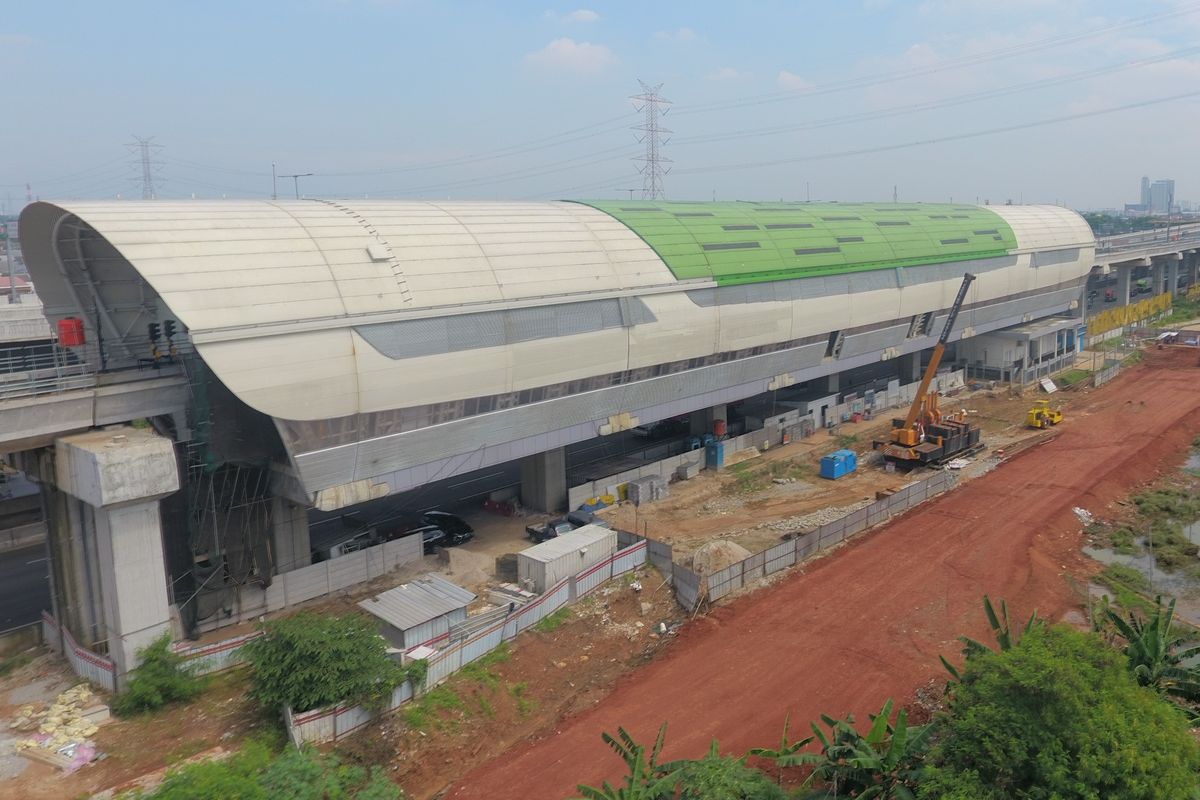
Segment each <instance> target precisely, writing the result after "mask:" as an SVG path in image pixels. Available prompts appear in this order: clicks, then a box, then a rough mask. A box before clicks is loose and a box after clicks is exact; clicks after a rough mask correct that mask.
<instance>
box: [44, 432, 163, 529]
mask: <svg viewBox="0 0 1200 800" xmlns="http://www.w3.org/2000/svg"><path fill="white" fill-rule="evenodd" d="M55 444H56V446H57V451H58V452H57V455H58V458H57V459H56V461H55V478H56V480H57V482H58V487H59V488H60V489H62V490H63V491H64V492H67V493H68V494H70V495H71V496H73V497H77V498H79V499H80V500H82V501H83V502H85V503H87V504H88V505H89V506H92V507H93V508H109V507H113V506H120V505H125V504H128V503H145V502H148V501H152V500H159V499H162V498H163V497H166V496H167V495H169V494H172V493H174V492H177V491H179V471H178V469H176V464H175V448H174V446H173V445H172V444H171V441H170V440H169V439H166V438H164V437H162V436H159V435H158V434H156V433H155V432H154V431H151V430H146V429H138V428H132V427H129V426H127V425H121V426H114V427H110V428H105V429H103V430H95V431H88V432H87V433H78V434H74V435H72V436H63V437H61V438H60V439H58V440H57V441H56V442H55Z"/></svg>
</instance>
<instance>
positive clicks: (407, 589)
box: [358, 574, 475, 650]
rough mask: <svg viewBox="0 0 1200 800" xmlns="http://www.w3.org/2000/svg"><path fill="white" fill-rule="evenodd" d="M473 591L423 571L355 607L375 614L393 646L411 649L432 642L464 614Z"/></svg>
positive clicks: (465, 616)
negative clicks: (410, 579)
mask: <svg viewBox="0 0 1200 800" xmlns="http://www.w3.org/2000/svg"><path fill="white" fill-rule="evenodd" d="M474 600H475V594H474V593H472V592H469V591H467V590H466V589H464V588H462V587H461V586H458V585H456V584H453V583H451V582H450V581H448V580H446V579H445V578H442V577H440V576H438V575H432V574H430V575H422V576H421V577H420V578H417V579H416V580H414V581H410V582H409V583H402V584H400V585H399V586H397V587H396V588H394V589H388V590H387V591H386V592H383V593H381V594H377V595H375V596H374V597H371V598H368V599H366V600H363V601H362V602H360V603H359V604H358V607H359V608H361V609H362V610H364V611H366V612H367V613H368V614H371V615H372V616H375V617H378V618H379V619H380V621H381V622H382V623H383V625H382V626H381V627H380V631H379V632H380V634H382V635H383V638H385V639H387V640H388V642H390V643H391V645H392V646H393V647H396V648H398V649H400V650H411V649H412V648H414V647H416V646H417V645H421V644H428V643H434V646H436V640H439V639H441V638H442V637H444V636H447V635H448V634H449V633H450V626H451V625H453V624H454V623H456V622H463V621H464V620H466V618H467V606H469V605H470V604H471V603H472V602H474Z"/></svg>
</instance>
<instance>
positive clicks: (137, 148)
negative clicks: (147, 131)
mask: <svg viewBox="0 0 1200 800" xmlns="http://www.w3.org/2000/svg"><path fill="white" fill-rule="evenodd" d="M125 146H126V147H128V148H129V152H130V153H132V154H133V155H134V156H135V157H136V159H137V160H136V161H134V164H133V166H134V167H135V168H138V169H140V171H141V176H140V177H135V178H134V179H133V180H134V181H135V182H136V181H139V180H140V181H141V183H142V199H143V200H156V199H158V193H157V192H156V191H155V189H154V179H155V177H156V176H157V175H158V164H157V163H155V161H154V153H155V152H156V151H158V150H161V149H162V147H163V146H162V145H161V144H155V143H154V137H153V136H150V137H148V138H145V139H143V138H142V137H140V136H134V137H133V141H132V142H130V143H128V144H126V145H125Z"/></svg>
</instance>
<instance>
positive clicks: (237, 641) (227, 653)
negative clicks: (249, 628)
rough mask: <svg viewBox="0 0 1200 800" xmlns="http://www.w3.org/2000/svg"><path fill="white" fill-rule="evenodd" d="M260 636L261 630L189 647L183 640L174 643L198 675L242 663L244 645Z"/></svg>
mask: <svg viewBox="0 0 1200 800" xmlns="http://www.w3.org/2000/svg"><path fill="white" fill-rule="evenodd" d="M260 636H262V632H261V631H254V632H253V633H247V634H244V635H242V636H235V637H233V638H232V639H226V640H224V641H221V642H214V643H212V644H207V645H201V646H199V647H188V646H187V645H186V644H183V643H182V642H176V643H175V644H174V645H173V649H174V650H175V652H176V653H178V654H179V655H181V656H183V658H184V660H185V661H186V662H187V665H188V666H189V667H191V669H193V670H194V671H195V673H196V674H197V675H207V674H209V673H212V672H220V671H222V670H226V669H230V668H232V667H236V666H238V665H239V664H241V663H242V647H244V646H245V645H246V644H247V643H248V642H251V641H253V640H254V639H257V638H258V637H260Z"/></svg>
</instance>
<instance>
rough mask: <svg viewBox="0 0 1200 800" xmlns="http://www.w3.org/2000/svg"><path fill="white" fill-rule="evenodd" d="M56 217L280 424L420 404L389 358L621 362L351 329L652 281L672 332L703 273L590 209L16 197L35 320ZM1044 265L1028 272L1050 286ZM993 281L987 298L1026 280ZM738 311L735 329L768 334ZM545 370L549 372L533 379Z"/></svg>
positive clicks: (496, 371)
mask: <svg viewBox="0 0 1200 800" xmlns="http://www.w3.org/2000/svg"><path fill="white" fill-rule="evenodd" d="M990 210H991V211H994V212H995V213H996V214H998V215H1000V216H1001V217H1003V219H1004V220H1005V221H1006V222H1007V223H1008V224H1010V225H1011V227H1012V229H1013V231H1014V233H1015V234H1016V237H1017V242H1018V252H1028V251H1031V250H1038V249H1039V248H1040V249H1047V250H1056V249H1065V248H1071V247H1073V248H1077V249H1078V248H1088V247H1090V246H1091V245H1092V243H1093V242H1094V240H1093V238H1092V236H1091V232H1090V230H1089V229H1088V228H1087V225H1086V223H1085V222H1084V221H1083V220H1082V219H1081V218H1080V217H1079V216H1078V215H1076V214H1074V213H1072V212H1069V211H1067V210H1065V209H1060V208H1055V207H1037V206H1011V207H1006V206H1000V207H991V208H990ZM681 216H682V215H681ZM72 224H74V225H75V226H76V228H78V227H79V226H83V227H86V228H90V229H91V230H94V231H95V233H96V234H98V235H99V236H100V237H102V238H103V240H104V242H105V243H107V245H108V246H111V248H113V249H115V251H116V252H117V254H119V257H118V258H115V259H114V258H111V257H110V258H108V261H120V259H121V258H123V259H124V260H125V261H126V262H128V264H129V265H132V269H133V271H134V272H135V273H136V276H141V278H143V279H144V280H145V282H146V283H148V284H149V286H150V287H151V288H152V289H153V290H154V292H156V293H157V294H158V295H159V296H160V297H161V300H162V303H163V304H165V306H166V307H167V309H169V312H170V314H172V315H174V316H175V318H177V319H178V320H179V321H180V322H181V323H182V324H183V325H185V326H186V327H187V328H188V331H189V334H190V336H191V339H192V341H193V343H194V344H195V346H196V349H197V351H198V352H199V353H200V355H201V356H202V357H203V359H204V360H205V362H206V363H207V364H208V365H209V366H210V367H211V368H212V369H213V371H214V372H215V373H216V374H217V375H218V376H219V377H220V378H221V380H222V381H223V382H224V383H225V384H226V385H227V386H228V387H229V388H230V390H232V391H233V392H234V393H235V394H236V395H238V396H239V397H240V398H241V399H242V400H243V401H244V402H246V403H247V404H249V405H250V406H252V407H254V408H257V409H258V410H260V411H262V412H264V413H266V414H268V415H270V416H273V417H276V418H280V419H285V420H324V419H331V418H338V417H345V416H349V415H354V414H358V413H363V412H371V411H377V410H381V409H393V408H399V407H404V406H409V405H418V404H421V403H426V402H430V401H429V400H428V399H425V398H420V397H415V396H411V392H410V391H408V390H407V389H406V387H408V386H409V384H408V383H407V382H406V380H405V371H406V370H408V371H409V374H411V371H413V370H422V369H423V370H425V371H426V373H427V374H425V375H424V378H425V379H426V381H427V382H428V379H429V378H430V374H433V376H434V377H436V378H438V379H444V381H445V385H446V386H452V385H453V386H454V387H455V389H454V391H452V392H451V393H450V395H451V396H452V397H453V396H454V392H457V397H472V396H474V394H484V393H486V392H475V393H474V394H472V393H471V392H470V391H468V390H469V389H472V388H477V386H476V385H477V384H478V385H500V386H506V387H509V388H508V390H516V389H524V388H527V387H528V386H537V385H544V384H548V383H554V382H556V381H559V380H565V379H573V377H574V373H572V372H571V370H575V371H576V372H578V371H580V370H585V369H587V368H589V367H593V368H595V371H596V372H601V373H603V372H611V371H619V370H621V369H626V368H628V362H627V360H626V353H625V349H626V348H625V346H624V345H620V346H619V347H616V348H614V347H613V346H612V345H611V342H612V341H614V340H613V338H612V337H611V336H609V338H605V339H604V340H603V343H602V342H601V338H600V337H601V334H597V335H596V345H595V347H594V349H593V350H592V351H587V352H585V351H578V352H571V351H570V350H571V348H567V352H561V351H562V350H563V348H562V347H561V346H559V347H558V350H557V351H555V350H554V349H553V346H552V344H551V341H544V342H535V343H532V344H530V345H528V348H527V350H525V351H523V353H524V355H522V356H520V358H515V357H514V356H513V353H512V352H511V351H512V348H502V347H497V348H493V349H492V350H489V351H487V352H486V353H484V354H482V355H480V356H479V359H478V360H476V361H474V362H470V361H468V360H467V359H464V358H450V359H448V360H447V359H444V360H443V361H439V362H436V363H435V362H432V361H425V362H421V361H420V360H418V359H414V360H413V361H412V362H411V363H410V362H405V361H397V360H395V359H389V358H388V357H386V356H385V355H383V354H381V353H380V352H379V351H378V350H376V349H375V348H373V347H372V346H371V345H370V344H368V343H367V341H366V340H365V339H364V338H363V337H362V336H361V335H360V334H359V333H358V332H356V331H355V328H356V327H361V326H370V325H374V324H376V323H391V322H396V321H401V320H413V319H421V318H431V317H446V316H452V315H456V314H465V313H476V312H486V311H490V310H508V309H520V308H523V307H528V306H547V305H554V304H563V303H580V302H581V301H587V300H590V299H593V298H595V299H604V298H614V297H625V296H634V295H636V296H647V295H653V294H659V293H663V294H664V295H669V296H664V297H662V298H661V302H660V309H665V310H666V311H667V312H670V313H672V314H673V313H674V309H676V308H679V309H682V311H681V312H680V315H677V316H673V317H670V318H669V319H664V320H662V324H663V325H667V326H669V325H671V324H674V325H675V326H676V327H677V328H679V329H680V330H677V331H676V332H677V333H683V334H685V336H684V338H685V339H686V338H687V336H688V335H691V333H692V332H691V330H690V328H689V326H691V324H692V322H691V321H690V320H692V319H693V317H690V316H687V315H689V314H695V315H701V316H703V315H707V316H705V317H704V318H705V320H707V319H709V318H710V317H712V311H711V310H705V309H699V310H697V309H696V308H695V306H693V305H692V304H691V303H690V301H688V300H687V299H686V298H684V297H683V296H682V290H683V289H696V288H704V287H706V286H711V285H713V284H711V283H708V282H705V281H703V280H697V281H686V282H682V281H680V280H678V279H677V278H676V277H675V275H674V274H673V273H672V271H671V270H670V269H669V268H668V266H667V264H666V263H665V262H664V261H663V259H662V258H660V257H659V255H658V253H657V252H656V251H655V250H654V249H652V248H651V247H650V246H649V245H648V244H647V243H646V241H644V240H643V239H642V238H641V237H640V236H639V235H638V234H637V233H635V231H634V230H633V229H631V228H630V227H628V226H627V225H626V224H623V223H622V222H620V221H618V220H617V219H615V218H614V217H612V216H610V215H609V214H607V213H605V212H603V211H600V210H598V209H596V208H593V207H590V206H587V205H582V204H577V203H570V202H546V203H511V202H444V203H433V202H366V201H364V202H328V201H294V202H267V201H219V202H216V201H214V202H196V201H189V202H163V201H155V202H79V203H61V204H51V203H45V202H39V203H34V204H32V205H30V206H29V207H27V208H26V209H25V210H24V211H23V212H22V215H21V220H20V225H21V233H22V240H23V244H24V249H25V254H26V260H27V262H28V263H29V267H30V270H31V272H32V274H33V278H34V280H35V283H36V284H37V288H38V291H39V293H40V294H41V296H42V298H43V299H44V301H45V303H46V306H47V312H48V315H49V316H51V317H53V316H54V315H55V313H56V312H60V313H59V316H62V315H64V314H66V313H77V312H75V311H74V306H75V302H74V299H73V294H74V290H73V289H72V287H71V286H70V285H69V284H70V282H69V281H68V280H66V279H65V278H64V272H63V269H62V267H61V261H66V260H69V259H70V258H71V257H72V256H71V254H70V251H71V247H72V244H74V246H76V247H78V245H79V242H78V238H79V234H78V232H76V233H75V234H73V235H74V236H75V240H74V241H72V240H71V236H72V234H71V233H69V232H68V229H69V228H70V227H71V225H72ZM105 252H108V251H105ZM1087 257H1090V253H1089V254H1088V256H1087ZM98 260H99V261H104V260H105V257H104V256H103V254H102V256H101V257H99V259H98ZM1054 274H1056V273H1051V272H1047V273H1046V276H1047V277H1045V278H1043V279H1042V280H1044V281H1046V282H1047V283H1053V282H1055V281H1057V280H1058V278H1056V277H1053V275H1054ZM136 276H135V275H129V276H128V277H126V278H118V279H117V280H115V281H114V283H118V282H120V281H121V280H124V281H125V282H126V283H129V282H131V280H132V279H134V278H135V277H136ZM997 287H998V288H997V296H999V295H1001V294H1005V293H1008V292H1011V291H1016V290H1025V289H1026V288H1030V287H1025V286H1020V287H1018V286H1016V285H1015V284H1014V285H1013V287H1012V288H1005V289H1003V290H1002V289H1001V288H1000V284H997ZM104 290H105V289H104V287H100V290H99V291H100V292H101V293H103V291H104ZM622 313H628V310H627V309H626V310H625V311H623V312H622ZM664 313H665V312H664ZM747 313H749V312H747ZM893 316H894V315H893ZM887 318H888V319H891V318H892V317H887ZM672 320H674V321H672ZM747 325H748V327H747V328H746V331H747V334H746V335H747V337H753V336H758V335H760V334H761V335H771V332H770V331H762V330H760V329H761V328H762V326H761V325H756V324H751V323H750V321H749V320H748V321H747ZM129 327H130V328H132V327H133V324H132V323H131V324H130V326H129ZM683 329H688V330H683ZM142 330H144V327H143V328H142ZM610 333H611V332H610ZM605 335H606V336H607V335H608V334H605ZM543 338H545V339H552V336H548V337H543ZM786 338H788V337H787V336H786V335H783V336H777V337H776V338H775V339H774V341H779V340H782V339H786ZM629 347H630V348H632V347H633V345H632V344H630V345H629ZM710 349H711V348H710ZM707 352H708V350H705V353H707ZM702 354H703V353H702ZM618 355H619V357H618ZM683 355H684V356H687V354H683ZM589 359H590V360H591V363H590V364H589V363H585V362H586V361H588V360H589ZM605 359H607V360H605ZM543 362H546V363H550V362H554V364H553V369H547V370H545V371H544V372H545V375H542V374H540V373H538V368H540V367H541V365H542V363H543ZM535 373H536V374H535ZM547 375H549V376H551V377H552V378H553V380H551V379H549V378H547V379H545V380H541V381H540V383H539V379H541V378H545V377H546V376H547Z"/></svg>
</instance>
